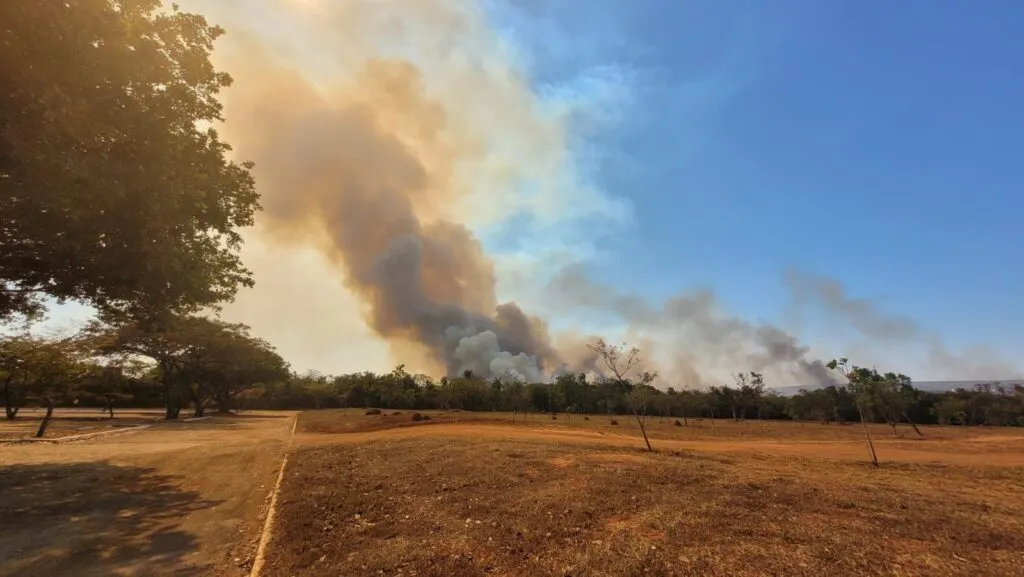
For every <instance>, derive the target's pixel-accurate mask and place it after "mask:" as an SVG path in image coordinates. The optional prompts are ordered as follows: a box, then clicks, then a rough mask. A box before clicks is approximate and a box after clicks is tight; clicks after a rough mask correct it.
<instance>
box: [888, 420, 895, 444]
mask: <svg viewBox="0 0 1024 577" xmlns="http://www.w3.org/2000/svg"><path fill="white" fill-rule="evenodd" d="M888 421H889V426H890V427H891V428H892V437H893V438H894V439H895V438H896V421H895V420H894V419H888Z"/></svg>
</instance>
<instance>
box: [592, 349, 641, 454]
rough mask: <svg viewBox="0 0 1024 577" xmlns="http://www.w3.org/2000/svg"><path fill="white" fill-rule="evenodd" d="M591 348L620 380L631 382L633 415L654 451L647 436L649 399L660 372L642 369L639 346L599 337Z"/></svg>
mask: <svg viewBox="0 0 1024 577" xmlns="http://www.w3.org/2000/svg"><path fill="white" fill-rule="evenodd" d="M587 347H588V348H590V350H592V351H594V352H595V353H597V355H598V357H600V358H601V362H602V363H603V364H604V366H605V367H606V368H607V369H608V371H609V372H611V374H612V376H614V377H615V379H616V380H617V381H619V382H623V383H629V384H630V385H631V386H632V388H633V393H632V394H631V402H630V407H631V408H632V409H633V416H635V417H636V422H637V424H638V425H640V433H641V434H642V435H643V437H644V443H645V444H646V445H647V450H648V451H650V452H652V453H653V452H654V448H653V447H651V441H650V439H649V438H648V437H647V399H648V393H649V391H650V388H651V383H653V382H654V379H655V378H657V376H658V373H656V372H655V373H651V372H647V371H640V367H641V360H640V349H639V348H637V347H630V348H628V349H627V348H626V344H625V343H623V344H621V345H611V344H608V342H606V341H605V340H604V339H597V342H595V343H594V344H590V345H587Z"/></svg>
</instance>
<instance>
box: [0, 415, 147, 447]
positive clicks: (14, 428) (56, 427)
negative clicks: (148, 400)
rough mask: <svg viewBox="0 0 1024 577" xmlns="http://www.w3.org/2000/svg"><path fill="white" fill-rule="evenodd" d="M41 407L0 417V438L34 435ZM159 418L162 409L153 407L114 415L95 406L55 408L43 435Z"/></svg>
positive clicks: (105, 428) (104, 428) (57, 435)
mask: <svg viewBox="0 0 1024 577" xmlns="http://www.w3.org/2000/svg"><path fill="white" fill-rule="evenodd" d="M45 412H46V411H45V410H44V409H33V408H28V409H22V410H20V411H18V416H17V418H15V419H14V420H13V421H8V420H6V419H3V420H0V441H15V440H21V439H29V438H32V437H34V436H35V434H36V431H37V430H38V429H39V423H40V422H41V421H42V418H43V414H44V413H45ZM162 420H163V411H159V410H153V409H130V410H126V411H119V410H117V409H115V410H114V418H113V419H111V418H110V415H109V414H108V413H107V412H105V411H101V410H99V409H95V408H88V409H78V408H73V409H68V408H58V409H56V410H55V411H54V413H53V418H51V419H50V424H49V426H48V427H47V429H46V434H45V436H44V438H47V439H55V438H61V437H69V436H75V435H85V434H89V433H98V432H102V431H112V430H118V429H123V428H127V427H136V426H139V425H148V424H153V423H157V422H160V421H162Z"/></svg>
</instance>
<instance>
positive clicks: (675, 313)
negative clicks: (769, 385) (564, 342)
mask: <svg viewBox="0 0 1024 577" xmlns="http://www.w3.org/2000/svg"><path fill="white" fill-rule="evenodd" d="M550 289H551V294H552V298H553V299H554V304H555V305H556V306H559V307H561V308H567V307H575V308H579V309H590V310H594V311H610V312H612V313H613V314H614V315H615V316H616V317H618V318H619V319H621V320H622V321H624V322H625V323H626V324H627V325H628V326H629V327H630V332H631V335H632V336H633V337H634V338H636V339H637V340H643V341H646V342H647V343H649V344H648V346H647V347H646V348H647V349H648V356H649V357H650V363H651V364H652V365H654V367H655V368H658V369H660V370H661V371H662V373H663V374H664V376H665V377H667V378H666V380H667V381H669V383H670V384H673V383H674V384H679V385H683V386H689V387H701V386H706V385H711V384H716V383H722V382H728V379H729V374H730V373H731V372H734V371H750V370H753V371H757V372H764V373H767V375H768V376H769V377H770V379H774V382H786V383H792V382H798V383H801V384H811V385H819V384H828V383H831V382H833V376H832V374H831V372H830V371H829V370H828V368H827V367H826V366H825V365H824V364H823V363H822V362H821V361H818V360H814V359H812V358H809V355H810V348H809V347H807V346H806V345H802V344H800V343H799V341H798V340H797V339H796V337H794V336H793V335H791V334H789V333H787V332H786V331H784V330H782V329H780V328H779V327H776V326H773V325H771V324H767V323H759V324H755V323H751V322H748V321H745V320H743V319H739V318H736V317H734V316H731V315H729V314H727V313H725V312H724V311H723V310H721V308H720V307H718V306H717V303H716V301H715V296H714V293H712V292H711V291H709V290H698V291H692V292H690V293H684V294H679V295H676V296H674V297H672V298H670V299H667V300H666V301H664V302H663V303H660V304H658V305H655V304H652V303H651V302H650V301H648V300H646V299H644V298H642V297H640V296H638V295H634V294H629V293H623V292H621V291H618V290H616V289H615V288H614V287H612V286H607V285H602V284H600V283H595V282H593V281H592V280H590V279H589V278H588V276H587V275H586V272H585V270H584V269H583V267H582V266H579V265H575V266H570V267H566V268H565V269H564V270H563V271H562V272H561V273H560V274H559V275H558V276H557V277H556V278H555V279H554V280H553V282H552V283H551V286H550Z"/></svg>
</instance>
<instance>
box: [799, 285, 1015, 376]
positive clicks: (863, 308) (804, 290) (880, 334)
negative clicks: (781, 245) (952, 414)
mask: <svg viewBox="0 0 1024 577" xmlns="http://www.w3.org/2000/svg"><path fill="white" fill-rule="evenodd" d="M785 282H786V285H787V286H788V287H789V290H790V291H791V292H792V294H793V298H794V299H795V301H796V302H797V304H798V305H808V304H817V305H820V306H821V307H823V308H824V309H825V311H826V312H827V313H829V314H830V315H831V316H833V317H834V320H838V321H840V322H842V323H843V324H845V325H848V326H850V327H852V328H854V329H856V330H857V331H858V332H859V333H861V334H862V335H864V336H865V337H867V338H869V339H872V340H873V341H877V342H882V343H888V344H899V343H904V344H912V345H923V346H924V347H925V350H926V352H927V363H928V365H929V368H930V369H931V371H932V372H933V373H934V374H935V375H936V376H938V377H939V378H945V379H950V380H960V379H983V380H984V379H992V380H996V379H1006V378H1016V377H1017V376H1018V375H1020V374H1021V373H1020V370H1019V369H1017V368H1015V367H1013V365H1012V364H1010V363H1008V362H1007V361H1005V360H1004V359H1001V358H999V355H997V354H996V353H995V352H993V351H991V350H989V349H987V348H985V347H972V348H970V349H969V350H967V351H964V352H963V353H961V354H956V353H954V352H952V351H950V350H949V348H948V347H947V346H946V345H945V344H944V343H943V340H942V337H941V336H940V335H939V334H937V333H935V332H932V331H928V330H926V329H925V328H924V327H922V326H921V325H920V324H919V323H918V322H917V321H915V320H913V319H910V318H908V317H905V316H902V315H898V314H887V313H885V312H884V311H882V310H881V309H880V308H879V307H878V305H877V304H875V303H874V302H872V301H870V300H868V299H864V298H855V297H851V296H850V295H849V294H848V293H847V290H846V287H844V286H843V284H842V283H841V282H839V281H838V280H836V279H832V278H828V277H824V276H818V275H812V274H807V273H804V272H800V271H797V270H794V269H790V270H788V271H786V274H785Z"/></svg>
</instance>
